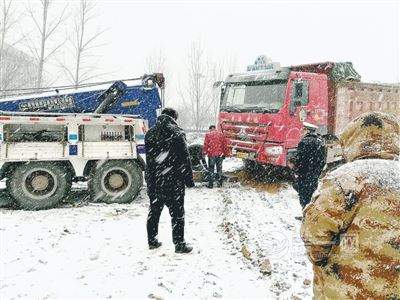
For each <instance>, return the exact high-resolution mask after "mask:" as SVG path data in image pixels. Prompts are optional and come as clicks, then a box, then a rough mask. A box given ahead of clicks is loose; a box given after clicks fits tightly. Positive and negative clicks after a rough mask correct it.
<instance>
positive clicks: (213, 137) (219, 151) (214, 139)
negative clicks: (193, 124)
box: [203, 125, 227, 189]
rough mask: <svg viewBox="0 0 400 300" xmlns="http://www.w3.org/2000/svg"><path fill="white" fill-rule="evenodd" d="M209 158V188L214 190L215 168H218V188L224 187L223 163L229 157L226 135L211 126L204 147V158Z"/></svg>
mask: <svg viewBox="0 0 400 300" xmlns="http://www.w3.org/2000/svg"><path fill="white" fill-rule="evenodd" d="M206 155H207V156H208V173H209V174H208V185H207V187H208V188H210V189H211V188H213V182H214V168H215V167H217V176H216V179H217V186H218V187H221V186H222V161H223V159H224V158H225V155H227V147H226V141H225V138H224V135H223V134H222V132H220V131H217V129H216V128H215V125H210V127H209V132H208V133H207V134H206V137H205V139H204V145H203V156H206Z"/></svg>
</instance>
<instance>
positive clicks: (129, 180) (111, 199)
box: [89, 160, 143, 203]
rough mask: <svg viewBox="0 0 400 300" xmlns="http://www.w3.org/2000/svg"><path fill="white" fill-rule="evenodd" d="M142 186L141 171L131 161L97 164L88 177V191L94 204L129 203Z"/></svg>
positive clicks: (109, 161) (111, 161)
mask: <svg viewBox="0 0 400 300" xmlns="http://www.w3.org/2000/svg"><path fill="white" fill-rule="evenodd" d="M142 186H143V173H142V170H141V169H140V167H139V165H138V164H137V163H136V162H134V161H131V160H107V161H105V162H104V163H103V162H99V163H97V164H96V165H95V166H94V167H93V168H92V170H91V172H90V176H89V190H90V194H91V198H92V200H93V201H95V202H106V203H128V202H131V201H133V200H134V199H135V198H136V196H137V195H138V194H139V192H140V189H141V187H142Z"/></svg>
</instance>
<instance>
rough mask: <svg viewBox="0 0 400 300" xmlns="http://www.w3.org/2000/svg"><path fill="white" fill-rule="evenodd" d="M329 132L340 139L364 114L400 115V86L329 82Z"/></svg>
mask: <svg viewBox="0 0 400 300" xmlns="http://www.w3.org/2000/svg"><path fill="white" fill-rule="evenodd" d="M328 90H329V113H328V124H329V125H328V132H329V133H331V134H334V135H335V136H340V134H341V133H342V132H343V129H344V128H345V127H346V125H347V124H348V123H349V122H350V121H351V120H352V119H354V118H355V117H357V116H359V115H360V114H362V113H364V112H370V111H382V112H386V113H389V114H397V115H400V91H399V90H400V86H399V85H386V84H375V83H363V82H355V81H341V82H335V81H329V88H328Z"/></svg>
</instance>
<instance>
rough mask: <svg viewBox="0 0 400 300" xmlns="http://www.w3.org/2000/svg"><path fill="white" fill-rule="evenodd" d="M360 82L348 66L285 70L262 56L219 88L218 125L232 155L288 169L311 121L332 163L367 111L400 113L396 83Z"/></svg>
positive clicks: (356, 74) (302, 67) (296, 67)
mask: <svg viewBox="0 0 400 300" xmlns="http://www.w3.org/2000/svg"><path fill="white" fill-rule="evenodd" d="M260 66H261V67H260ZM360 78H361V77H360V75H359V74H358V73H357V72H356V71H355V70H354V68H353V66H352V64H351V63H348V62H346V63H333V62H324V63H315V64H307V65H298V66H291V67H285V68H281V67H280V66H279V64H278V63H268V62H265V60H263V58H262V57H261V58H258V59H257V60H256V63H255V64H254V65H252V66H249V67H248V72H245V73H240V74H232V75H229V76H228V77H227V78H226V80H225V82H224V83H223V85H222V89H221V107H220V113H219V125H220V130H222V132H223V134H224V136H225V137H226V139H227V141H228V145H229V148H230V150H231V154H232V156H235V157H239V158H242V159H245V160H247V161H248V162H251V161H253V162H254V161H255V162H258V163H261V164H269V165H275V166H286V165H287V162H288V160H289V159H290V158H291V157H293V156H294V155H295V153H296V147H297V145H298V143H299V141H300V139H301V132H302V128H303V124H302V123H303V122H308V123H311V124H314V125H316V126H318V132H319V133H320V134H322V135H323V136H324V137H325V138H326V140H327V145H328V158H327V160H328V162H332V161H335V160H340V159H341V151H340V148H339V147H338V145H337V143H335V140H336V141H337V137H338V136H340V134H341V132H342V131H343V129H344V127H345V126H346V124H348V123H349V121H350V120H352V119H354V118H355V117H357V116H358V115H360V114H361V113H364V112H368V111H383V112H388V113H392V114H399V113H400V93H399V90H400V88H399V85H398V84H397V85H394V84H393V85H390V84H375V83H362V82H360Z"/></svg>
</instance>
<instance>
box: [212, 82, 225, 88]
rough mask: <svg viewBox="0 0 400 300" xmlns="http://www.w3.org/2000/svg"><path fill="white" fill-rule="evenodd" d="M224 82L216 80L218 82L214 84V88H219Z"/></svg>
mask: <svg viewBox="0 0 400 300" xmlns="http://www.w3.org/2000/svg"><path fill="white" fill-rule="evenodd" d="M222 84H224V82H223V81H216V82H214V84H213V88H214V89H216V88H219V87H220V86H221V85H222Z"/></svg>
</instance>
